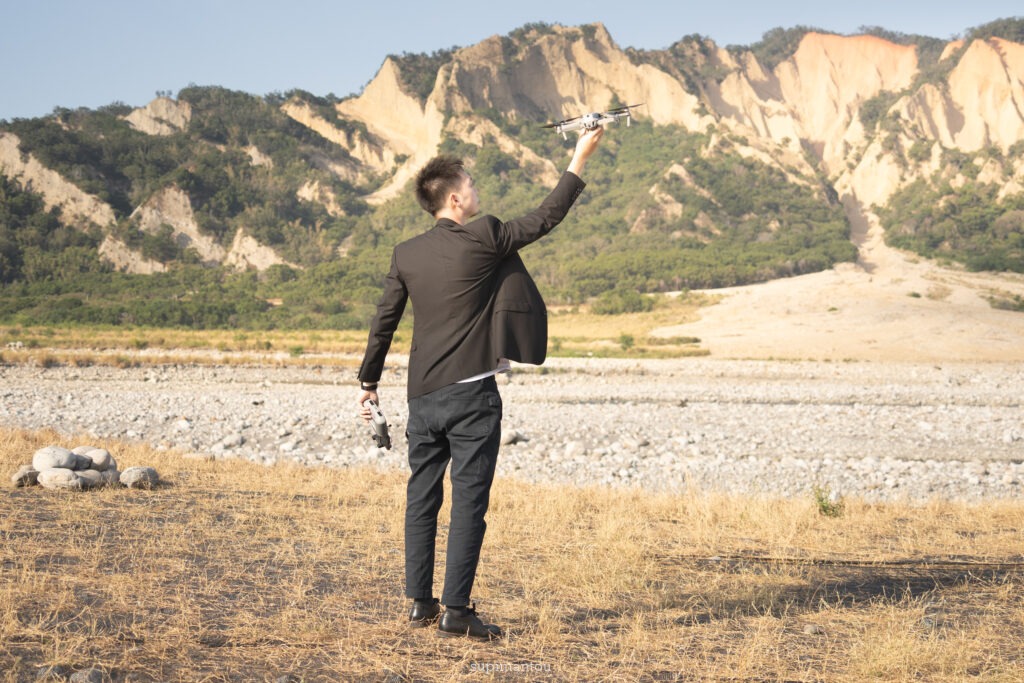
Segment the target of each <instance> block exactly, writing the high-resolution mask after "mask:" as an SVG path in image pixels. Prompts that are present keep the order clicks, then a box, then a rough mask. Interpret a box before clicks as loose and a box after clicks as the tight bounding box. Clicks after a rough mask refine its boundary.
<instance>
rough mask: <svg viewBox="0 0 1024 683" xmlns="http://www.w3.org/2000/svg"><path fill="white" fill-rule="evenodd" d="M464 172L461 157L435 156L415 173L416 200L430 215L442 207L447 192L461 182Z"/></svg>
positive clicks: (454, 188)
mask: <svg viewBox="0 0 1024 683" xmlns="http://www.w3.org/2000/svg"><path fill="white" fill-rule="evenodd" d="M465 174H466V169H465V167H464V166H463V163H462V159H459V158H458V157H454V156H451V155H450V154H442V155H440V156H436V157H434V158H433V159H431V160H430V161H428V162H427V164H426V165H425V166H424V167H423V168H421V169H420V172H419V173H417V174H416V201H418V202H419V203H420V206H422V207H423V210H424V211H426V212H427V213H429V214H430V215H431V216H434V215H436V214H437V212H438V211H440V210H441V209H442V208H444V203H445V200H446V199H447V197H448V194H449V193H450V192H452V191H454V190H456V189H458V187H459V185H461V184H462V178H463V177H464V176H465Z"/></svg>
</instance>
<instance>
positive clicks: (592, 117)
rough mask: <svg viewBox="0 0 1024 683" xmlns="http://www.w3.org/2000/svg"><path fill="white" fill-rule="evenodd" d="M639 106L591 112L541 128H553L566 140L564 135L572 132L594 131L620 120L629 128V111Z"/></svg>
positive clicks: (630, 118) (630, 116)
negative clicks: (624, 120) (623, 119)
mask: <svg viewBox="0 0 1024 683" xmlns="http://www.w3.org/2000/svg"><path fill="white" fill-rule="evenodd" d="M642 105H643V102H641V103H640V104H627V105H626V106H624V107H615V108H614V109H609V110H608V111H606V112H603V113H602V112H593V113H591V114H584V115H583V116H574V117H572V118H571V119H566V120H564V121H559V122H558V123H549V124H547V125H546V126H542V128H554V129H555V132H556V133H561V134H562V137H563V138H565V139H566V140H568V139H569V138H568V137H567V136H566V133H568V132H569V131H573V130H580V129H582V130H594V129H595V128H597V127H598V126H601V125H604V124H606V123H614V122H616V121H618V120H619V119H621V118H625V119H626V126H627V127H628V126H629V122H630V121H631V120H632V119H633V114H632V112H630V111H629V110H630V109H633V108H634V107H640V106H642Z"/></svg>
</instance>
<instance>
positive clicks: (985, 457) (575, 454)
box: [0, 358, 1024, 500]
mask: <svg viewBox="0 0 1024 683" xmlns="http://www.w3.org/2000/svg"><path fill="white" fill-rule="evenodd" d="M353 376H354V371H352V370H351V369H333V368H322V369H316V368H314V369H296V368H236V367H227V366H220V367H191V366H170V367H151V368H129V369H123V370H122V369H114V368H108V367H87V368H72V367H57V368H45V369H44V368H38V367H26V366H9V367H0V424H3V425H5V426H9V427H22V428H29V429H36V428H42V427H51V428H54V429H56V430H58V431H59V432H62V433H66V434H69V435H75V434H83V435H89V436H93V437H97V438H106V437H113V438H119V439H129V440H141V441H146V442H148V443H150V444H152V445H154V446H157V447H160V448H174V449H180V450H183V451H190V452H200V453H211V454H213V455H215V456H216V457H240V458H246V459H248V460H251V461H254V462H259V463H267V464H271V463H275V462H282V461H297V462H302V463H305V464H308V465H314V466H332V467H345V466H349V465H363V464H374V465H377V466H380V467H384V468H400V469H404V468H405V438H404V434H403V432H404V426H405V421H406V418H407V414H408V413H407V410H406V406H405V386H404V368H403V367H402V364H401V359H399V360H398V364H397V365H396V366H389V369H388V371H387V372H386V374H385V377H384V382H383V384H382V387H383V388H382V392H383V393H382V396H381V399H382V402H383V406H382V407H383V409H384V412H385V414H386V415H387V416H388V419H389V421H390V422H391V426H392V435H393V438H394V441H395V447H394V449H392V450H391V451H378V450H377V449H375V448H373V446H372V442H371V440H370V437H369V433H370V432H369V428H368V427H366V426H364V425H363V424H362V422H361V421H358V420H357V419H356V418H355V407H354V400H355V398H356V393H357V392H356V389H355V387H356V383H355V382H354V377H353ZM500 383H501V385H502V386H501V391H502V396H503V399H504V405H505V422H504V440H505V441H506V442H509V443H507V444H506V445H505V446H504V447H503V448H502V452H501V456H500V459H499V466H498V474H499V475H509V476H514V477H519V478H522V479H526V480H529V481H536V482H546V483H568V484H576V485H591V484H604V485H611V486H637V487H643V488H645V489H650V490H669V491H682V490H685V489H687V488H688V487H694V488H697V489H700V490H721V491H727V492H733V493H751V492H755V493H766V494H769V495H773V496H808V495H810V492H811V491H812V490H813V489H814V487H816V486H817V487H821V488H822V489H826V490H828V491H830V492H832V494H833V495H858V496H863V497H865V498H867V499H869V500H894V499H909V500H921V499H926V498H930V497H939V498H946V499H963V500H979V499H983V498H984V499H990V498H1014V497H1017V496H1018V495H1019V494H1020V493H1021V490H1022V486H1024V409H1022V398H1021V397H1022V395H1024V367H1022V366H1020V365H1019V364H994V363H987V364H963V363H958V364H913V363H878V362H859V363H824V362H773V361H725V360H712V359H706V358H703V359H680V360H666V361H625V360H604V359H601V360H599V359H559V358H555V359H550V360H549V361H548V362H547V364H546V365H545V366H544V367H543V368H541V369H537V368H533V367H530V366H521V367H517V368H516V369H515V370H514V371H513V373H511V374H510V375H506V376H503V377H502V378H501V382H500Z"/></svg>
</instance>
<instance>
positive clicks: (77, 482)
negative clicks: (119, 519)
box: [11, 446, 160, 491]
mask: <svg viewBox="0 0 1024 683" xmlns="http://www.w3.org/2000/svg"><path fill="white" fill-rule="evenodd" d="M159 481H160V477H159V475H158V474H157V471H156V470H155V469H153V468H152V467H129V468H128V469H126V470H125V471H124V472H119V471H118V469H117V461H115V460H114V457H113V456H112V455H110V451H108V450H106V449H105V448H97V447H96V446H78V447H76V448H74V449H72V450H68V449H67V448H63V447H61V446H46V447H45V448H40V449H39V450H38V451H36V453H35V455H33V456H32V464H31V465H24V466H23V467H22V468H21V469H19V470H18V471H17V472H15V473H14V475H13V476H12V477H11V483H12V484H14V486H16V487H21V486H35V485H37V484H38V485H40V486H42V487H43V488H47V489H65V490H71V491H82V490H84V489H93V488H99V487H101V486H114V485H117V484H120V485H122V486H127V487H128V488H132V489H136V488H139V489H141V488H144V489H151V488H153V487H154V486H156V484H157V483H158V482H159Z"/></svg>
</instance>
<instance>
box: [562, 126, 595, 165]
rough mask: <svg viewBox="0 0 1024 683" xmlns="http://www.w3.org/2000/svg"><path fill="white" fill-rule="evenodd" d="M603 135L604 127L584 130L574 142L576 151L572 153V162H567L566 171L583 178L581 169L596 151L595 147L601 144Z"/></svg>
mask: <svg viewBox="0 0 1024 683" xmlns="http://www.w3.org/2000/svg"><path fill="white" fill-rule="evenodd" d="M603 135H604V127H602V126H598V127H597V128H594V129H592V130H585V131H583V132H582V133H581V134H580V139H579V140H577V141H576V151H575V152H573V155H572V161H570V162H569V168H568V169H567V170H569V171H571V172H572V173H575V174H576V175H578V176H580V177H582V176H583V167H584V166H586V164H587V159H589V158H590V155H591V154H593V153H594V151H595V150H597V145H598V143H599V142H601V137H602V136H603Z"/></svg>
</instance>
